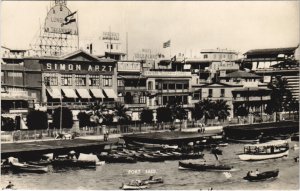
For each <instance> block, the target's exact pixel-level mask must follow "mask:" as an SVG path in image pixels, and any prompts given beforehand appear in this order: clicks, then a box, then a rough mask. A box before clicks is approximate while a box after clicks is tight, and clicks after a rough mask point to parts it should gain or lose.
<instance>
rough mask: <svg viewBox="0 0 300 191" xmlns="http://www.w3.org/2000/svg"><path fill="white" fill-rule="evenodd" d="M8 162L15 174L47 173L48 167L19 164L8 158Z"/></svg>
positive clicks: (15, 160)
mask: <svg viewBox="0 0 300 191" xmlns="http://www.w3.org/2000/svg"><path fill="white" fill-rule="evenodd" d="M8 162H9V164H10V165H11V168H12V170H13V171H17V172H32V173H45V172H48V170H49V169H48V167H45V166H38V165H31V164H26V163H20V162H19V160H18V159H16V158H13V157H9V158H8Z"/></svg>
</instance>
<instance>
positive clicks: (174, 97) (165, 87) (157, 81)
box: [143, 59, 192, 119]
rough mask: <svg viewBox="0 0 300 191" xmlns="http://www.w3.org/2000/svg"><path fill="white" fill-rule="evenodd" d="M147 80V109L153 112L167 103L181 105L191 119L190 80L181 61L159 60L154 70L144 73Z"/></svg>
mask: <svg viewBox="0 0 300 191" xmlns="http://www.w3.org/2000/svg"><path fill="white" fill-rule="evenodd" d="M143 75H144V76H145V77H146V78H147V81H146V87H147V91H148V93H149V96H148V99H147V107H149V108H150V109H153V110H154V111H155V110H156V109H157V108H159V107H163V106H166V105H167V104H168V103H169V102H176V103H178V104H181V105H182V107H183V108H185V109H186V110H187V111H188V117H189V119H190V118H191V112H190V110H189V109H190V108H191V107H192V105H191V94H190V92H191V79H192V75H191V72H190V70H189V69H187V68H185V63H184V62H181V61H175V60H174V59H171V60H161V61H160V62H158V63H155V68H153V69H150V70H149V71H144V72H143Z"/></svg>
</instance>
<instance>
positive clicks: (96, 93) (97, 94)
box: [90, 89, 105, 98]
mask: <svg viewBox="0 0 300 191" xmlns="http://www.w3.org/2000/svg"><path fill="white" fill-rule="evenodd" d="M90 90H91V92H92V94H93V96H94V97H95V98H105V96H104V94H103V92H102V89H90Z"/></svg>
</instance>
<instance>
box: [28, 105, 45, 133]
mask: <svg viewBox="0 0 300 191" xmlns="http://www.w3.org/2000/svg"><path fill="white" fill-rule="evenodd" d="M27 127H28V129H47V128H48V115H47V113H46V112H44V111H39V110H32V111H30V112H29V113H28V115H27Z"/></svg>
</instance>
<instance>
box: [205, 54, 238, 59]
mask: <svg viewBox="0 0 300 191" xmlns="http://www.w3.org/2000/svg"><path fill="white" fill-rule="evenodd" d="M218 55H219V56H217V54H213V59H217V58H218V59H222V58H226V55H227V58H228V59H234V57H233V55H232V54H218ZM203 58H204V59H208V54H204V55H203Z"/></svg>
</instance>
